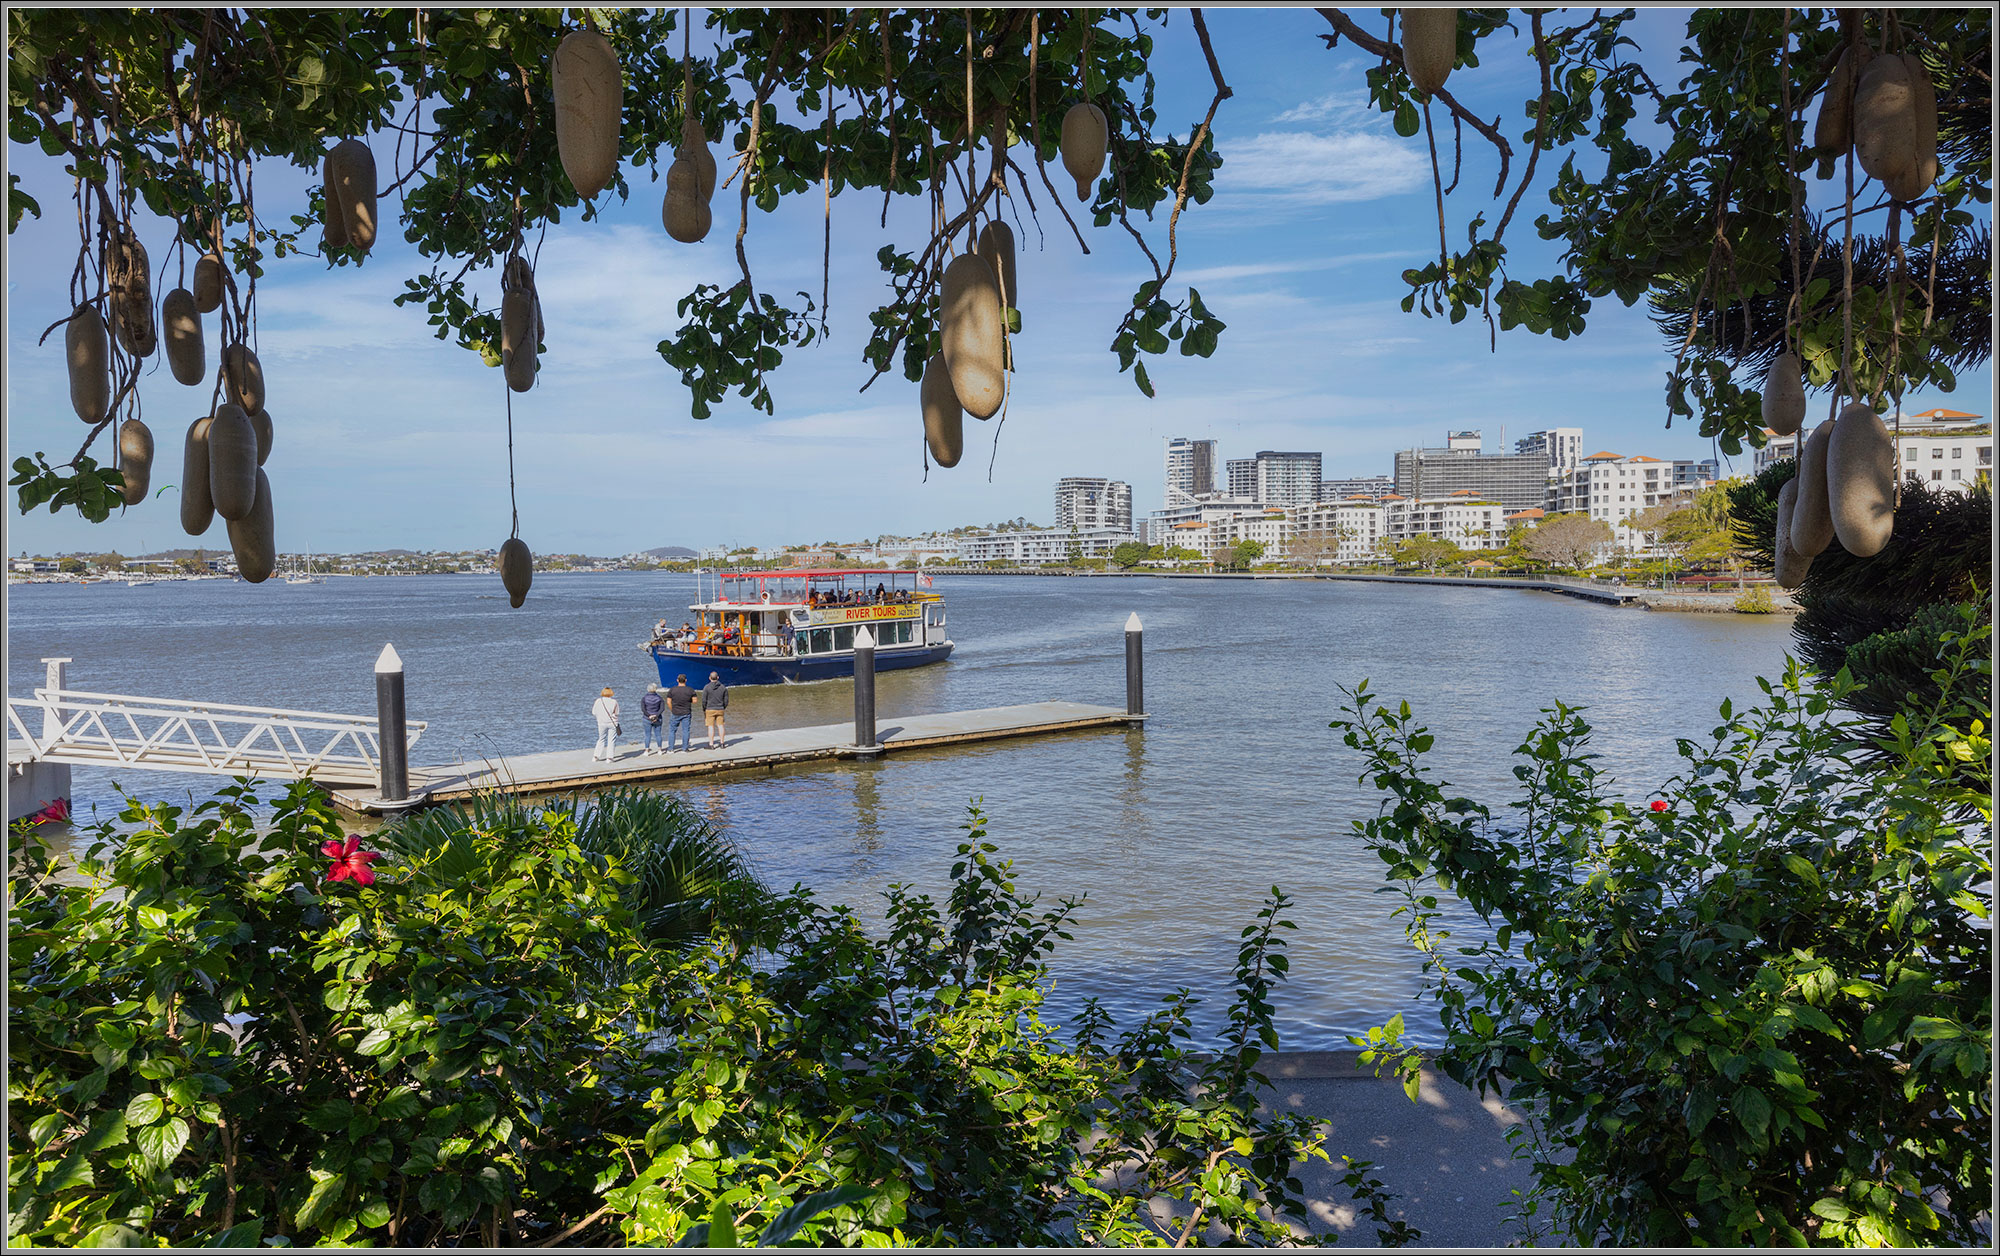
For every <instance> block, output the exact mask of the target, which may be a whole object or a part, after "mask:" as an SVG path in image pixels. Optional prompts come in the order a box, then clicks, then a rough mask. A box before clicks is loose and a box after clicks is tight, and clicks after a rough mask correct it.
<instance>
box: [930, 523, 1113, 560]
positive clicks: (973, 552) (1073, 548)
mask: <svg viewBox="0 0 2000 1256" xmlns="http://www.w3.org/2000/svg"><path fill="white" fill-rule="evenodd" d="M1132 539H1133V538H1132V534H1131V533H1130V532H1120V531H1115V530H1111V529H1096V530H1092V531H1088V532H1085V531H1081V530H1077V531H1071V530H1070V529H1068V528H1042V529H1032V530H1026V529H1024V530H1020V531H1014V532H984V533H979V534H977V535H974V536H965V537H960V538H958V541H957V548H956V552H955V555H954V556H955V558H956V560H957V561H958V562H962V563H992V562H1006V563H1020V564H1022V565H1025V566H1037V565H1041V564H1045V563H1062V562H1067V561H1069V560H1070V559H1071V558H1109V557H1111V551H1112V550H1114V549H1117V548H1118V547H1119V546H1120V545H1124V544H1126V543H1127V542H1129V541H1131V540H1132Z"/></svg>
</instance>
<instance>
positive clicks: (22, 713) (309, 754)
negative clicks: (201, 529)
mask: <svg viewBox="0 0 2000 1256" xmlns="http://www.w3.org/2000/svg"><path fill="white" fill-rule="evenodd" d="M37 717H39V718H37ZM7 726H8V737H9V739H10V740H12V741H15V742H17V743H18V745H17V746H10V747H9V750H10V752H14V753H10V754H9V756H8V757H9V759H10V760H11V759H12V758H14V757H15V753H18V751H19V750H26V751H27V752H28V754H29V756H30V757H32V758H35V759H40V760H45V761H48V762H51V763H73V764H96V765H105V766H114V767H128V768H145V769H150V770H153V771H160V772H197V773H205V774H210V775H217V776H257V777H265V778H269V779H293V780H296V779H300V778H303V777H308V776H309V777H312V778H314V779H315V780H320V781H325V782H329V783H351V784H369V785H372V784H375V783H376V782H377V780H378V779H379V777H380V774H381V763H382V754H381V743H380V740H379V737H378V732H377V728H376V721H375V718H374V717H373V716H360V715H337V714H333V713H331V712H326V711H285V710H279V709H276V708H271V707H249V706H232V705H229V704H227V703H221V702H182V701H178V700H175V699H171V698H133V697H128V696H126V695H124V694H115V693H87V692H84V691H82V690H76V689H37V690H35V692H34V697H32V698H15V697H12V696H9V697H8V699H7ZM37 726H38V727H37ZM407 727H408V744H409V745H412V746H414V745H415V744H416V742H417V738H418V737H420V736H422V734H423V731H424V728H425V725H424V723H423V722H422V721H420V720H411V721H409V724H408V726H407Z"/></svg>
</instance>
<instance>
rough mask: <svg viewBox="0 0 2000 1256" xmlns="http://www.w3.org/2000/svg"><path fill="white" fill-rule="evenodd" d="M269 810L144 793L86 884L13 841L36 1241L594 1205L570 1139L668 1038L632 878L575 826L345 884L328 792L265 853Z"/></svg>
mask: <svg viewBox="0 0 2000 1256" xmlns="http://www.w3.org/2000/svg"><path fill="white" fill-rule="evenodd" d="M256 802H257V800H256V798H255V797H254V795H253V794H252V792H251V790H250V787H249V786H247V785H241V784H239V785H237V786H233V787H230V788H227V789H224V790H222V791H221V792H220V793H219V794H218V795H217V796H216V797H215V798H213V799H211V800H209V801H206V802H203V803H201V804H200V805H198V806H196V807H195V808H194V809H193V810H192V811H184V810H183V809H181V808H179V807H174V806H167V805H151V806H149V805H143V804H139V803H136V802H135V803H133V804H131V805H130V806H129V807H128V809H127V810H126V811H125V812H124V813H123V814H122V815H121V816H120V817H119V824H120V827H119V829H118V830H117V831H115V832H114V830H113V827H112V826H111V825H105V826H103V827H102V828H101V829H100V830H99V831H98V832H97V834H96V839H97V840H96V841H95V842H94V843H93V845H92V846H91V847H90V849H89V853H88V855H87V856H86V858H85V859H84V860H83V862H82V864H81V865H80V871H81V872H82V873H83V875H84V877H85V878H86V879H87V881H88V884H85V885H66V884H59V883H57V882H55V881H53V880H50V879H49V878H48V869H47V868H46V867H45V866H44V865H43V864H42V863H41V862H40V859H39V856H38V855H37V853H36V850H35V848H34V847H33V846H30V845H24V844H23V839H22V838H21V837H20V836H19V835H18V834H17V835H15V837H14V840H13V841H12V843H11V846H12V853H13V856H14V859H15V866H16V868H17V874H16V878H15V881H14V885H13V889H14V893H15V898H14V906H13V911H12V914H11V916H10V920H9V931H10V936H11V938H12V941H13V944H12V946H11V947H10V949H9V974H8V975H9V995H10V1001H11V1009H12V1020H11V1022H10V1039H11V1041H10V1046H11V1049H12V1053H13V1055H12V1068H11V1070H10V1073H9V1079H8V1080H9V1098H10V1105H11V1109H12V1112H13V1113H14V1115H15V1117H16V1118H17V1119H16V1121H15V1123H13V1124H12V1125H10V1127H9V1138H8V1147H9V1151H10V1153H11V1155H10V1160H11V1165H10V1178H9V1187H10V1190H9V1209H10V1212H9V1218H8V1224H9V1234H10V1236H11V1237H12V1239H13V1241H15V1242H23V1243H36V1244H51V1245H58V1246H74V1245H78V1244H82V1245H86V1246H88V1245H93V1244H96V1243H101V1242H106V1241H114V1238H115V1236H116V1235H122V1234H127V1232H128V1231H130V1232H136V1233H137V1235H138V1236H140V1237H141V1238H142V1239H144V1240H145V1241H149V1242H168V1243H174V1244H180V1245H192V1244H199V1243H200V1242H202V1241H203V1240H204V1239H205V1238H208V1237H210V1236H215V1235H221V1234H224V1233H225V1232H229V1231H231V1229H232V1227H240V1226H246V1225H247V1226H252V1227H256V1228H255V1229H253V1230H252V1232H251V1233H250V1234H249V1237H248V1238H244V1237H242V1236H241V1235H240V1234H239V1235H238V1237H236V1238H235V1239H234V1240H232V1241H234V1242H238V1243H243V1242H248V1243H255V1242H257V1241H258V1237H259V1235H260V1234H261V1236H262V1238H263V1239H264V1240H265V1241H271V1240H274V1239H277V1238H279V1237H280V1236H283V1237H285V1238H288V1239H289V1240H291V1241H293V1242H331V1243H346V1242H351V1241H359V1240H360V1239H362V1238H364V1237H366V1238H368V1239H370V1240H372V1241H375V1242H381V1241H389V1242H395V1243H399V1244H405V1245H424V1244H432V1243H438V1242H443V1241H447V1240H451V1239H453V1238H455V1237H457V1236H461V1235H477V1236H480V1238H481V1239H482V1241H484V1242H487V1243H494V1242H497V1241H498V1236H499V1235H500V1234H502V1233H507V1234H510V1235H511V1234H513V1233H515V1227H516V1226H527V1227H536V1226H537V1225H540V1226H544V1227H550V1228H553V1226H554V1223H555V1222H556V1221H557V1220H559V1219H562V1218H567V1217H576V1216H581V1215H583V1214H585V1213H587V1212H589V1211H590V1210H591V1208H593V1207H594V1206H595V1204H594V1203H593V1202H592V1199H593V1192H592V1190H591V1185H592V1184H591V1182H590V1181H589V1179H588V1173H589V1172H590V1171H591V1170H590V1169H589V1168H588V1167H587V1165H588V1160H587V1157H585V1159H584V1161H583V1163H582V1165H580V1164H579V1160H578V1157H579V1156H580V1155H582V1154H583V1150H584V1149H583V1148H581V1147H579V1146H578V1145H577V1144H576V1142H575V1140H574V1137H573V1136H574V1135H575V1133H576V1132H577V1131H580V1130H590V1129H595V1128H601V1127H603V1126H605V1125H607V1124H609V1125H613V1126H616V1125H617V1124H618V1122H620V1121H621V1120H623V1119H624V1117H623V1113H624V1111H625V1109H626V1108H627V1107H628V1106H629V1105H628V1104H626V1103H625V1101H624V1100H623V1099H622V1098H621V1093H622V1092H623V1090H624V1088H625V1085H626V1084H625V1083H621V1081H620V1079H621V1078H624V1077H626V1076H628V1075H630V1074H631V1073H632V1072H633V1071H634V1070H635V1068H636V1067H637V1064H638V1061H639V1060H640V1059H641V1056H640V1054H639V1047H640V1045H641V1044H642V1042H643V1039H642V1037H641V1035H642V1034H644V1033H645V1032H646V1031H648V1030H650V1029H651V1028H652V1027H653V1025H654V1018H653V1016H652V1015H651V1013H650V1012H649V1011H648V1009H649V1008H650V1007H651V1006H652V1002H651V1001H650V1000H649V999H648V998H647V997H646V996H645V990H646V989H647V985H648V980H649V978H648V974H649V972H650V971H651V968H652V964H653V957H652V955H651V953H650V952H648V951H647V949H646V948H645V947H644V946H642V945H641V944H640V941H639V935H638V932H637V930H636V929H635V928H634V922H633V921H632V918H631V914H630V912H629V911H628V909H627V908H626V907H625V906H624V904H623V901H622V896H621V884H620V883H621V882H622V881H623V880H624V875H625V874H623V873H621V872H619V871H618V870H616V869H615V868H611V867H607V866H606V865H605V864H604V863H603V862H602V861H601V860H599V859H597V858H595V857H593V856H592V855H590V854H589V853H588V852H586V851H584V850H583V849H581V848H580V847H579V846H577V844H576V842H575V838H574V832H573V830H572V829H571V828H570V827H569V826H567V825H565V824H560V823H556V824H536V825H521V826H517V827H506V828H498V829H494V830H487V831H473V832H468V834H467V841H466V844H465V848H464V854H465V857H466V859H467V864H466V866H465V867H463V868H459V869H454V870H452V871H453V872H456V873H458V874H460V875H456V876H454V875H449V874H447V872H446V871H444V870H442V869H438V868H436V867H435V866H434V865H433V864H426V863H418V864H414V865H411V866H408V867H405V868H395V867H393V866H391V867H388V868H386V869H385V870H384V871H383V872H382V874H381V875H380V876H379V878H378V879H377V880H376V881H375V883H374V884H373V885H372V886H369V887H361V886H358V885H356V884H355V883H353V882H351V881H346V882H339V883H329V882H327V881H325V879H324V877H325V873H326V870H327V867H328V864H327V860H326V858H325V857H324V856H323V855H322V854H321V853H320V850H319V846H320V843H321V842H323V841H326V840H329V839H338V838H339V837H340V836H341V834H340V830H339V828H338V827H337V825H336V823H335V819H334V817H333V815H332V813H331V811H330V810H329V809H328V808H327V806H326V804H325V803H324V802H323V801H321V800H320V798H319V796H318V795H317V794H315V792H314V791H313V790H312V789H311V788H310V787H309V786H305V785H301V786H298V787H295V788H294V789H293V790H292V791H291V792H290V793H289V794H287V795H286V796H285V797H284V798H282V799H280V800H279V801H278V804H277V808H276V812H275V814H273V815H272V816H271V818H270V820H269V827H268V829H265V830H264V831H262V832H260V831H259V830H260V828H263V826H262V825H261V824H260V823H259V821H258V819H257V818H256V816H255V814H254V813H253V810H252V808H253V807H254V806H255V805H256ZM443 858H444V856H442V855H440V856H439V859H440V860H442V859H443ZM107 891H111V892H109V893H107ZM517 1212H518V1213H520V1214H522V1215H523V1216H524V1217H525V1220H517V1219H516V1214H517Z"/></svg>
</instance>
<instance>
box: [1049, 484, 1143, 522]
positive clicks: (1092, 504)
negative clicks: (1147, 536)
mask: <svg viewBox="0 0 2000 1256" xmlns="http://www.w3.org/2000/svg"><path fill="white" fill-rule="evenodd" d="M1056 527H1057V528H1058V529H1060V530H1062V531H1065V532H1068V531H1071V530H1075V531H1077V532H1107V531H1108V532H1122V533H1126V534H1128V535H1129V534H1130V533H1131V531H1132V486H1131V485H1130V484H1127V483H1125V482H1124V481H1123V480H1105V479H1099V478H1097V477H1095V476H1084V475H1072V476H1067V477H1065V478H1063V479H1060V480H1057V481H1056Z"/></svg>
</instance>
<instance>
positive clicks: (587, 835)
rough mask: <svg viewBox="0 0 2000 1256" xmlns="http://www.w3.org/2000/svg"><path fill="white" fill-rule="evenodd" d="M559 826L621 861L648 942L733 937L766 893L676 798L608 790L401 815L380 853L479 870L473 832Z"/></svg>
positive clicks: (740, 858)
mask: <svg viewBox="0 0 2000 1256" xmlns="http://www.w3.org/2000/svg"><path fill="white" fill-rule="evenodd" d="M546 825H560V826H561V827H563V828H564V829H566V830H568V831H572V832H574V834H575V840H576V844H577V847H578V848H579V849H581V850H584V851H587V852H589V853H590V854H592V855H595V856H598V857H599V858H602V859H608V860H612V861H615V862H616V863H617V865H618V867H619V868H620V870H621V871H622V872H623V873H625V874H626V876H627V878H628V879H626V880H624V881H623V882H622V888H621V896H622V897H623V899H624V901H625V905H626V906H627V907H628V908H630V909H631V911H632V914H633V918H634V919H635V921H636V922H637V925H638V927H639V930H640V932H641V933H642V934H643V935H644V937H645V939H646V941H648V942H649V943H652V944H655V945H658V944H662V943H665V944H670V945H676V946H686V945H691V944H693V943H695V942H698V941H701V940H704V939H706V938H708V937H710V936H712V935H716V934H718V933H721V934H725V935H726V934H727V933H729V931H730V930H731V929H732V928H734V927H735V925H736V923H737V922H738V921H740V920H742V919H745V918H747V917H748V915H749V914H750V913H751V912H753V911H754V910H755V909H756V908H757V907H758V906H759V905H760V904H762V903H763V902H765V901H767V900H768V899H769V897H770V892H769V891H768V890H766V889H765V888H764V886H763V883H762V882H760V881H759V880H758V879H757V876H756V874H755V873H754V872H753V871H752V869H751V867H750V863H749V860H748V859H747V858H745V856H744V854H743V852H742V850H741V849H740V848H738V846H737V845H736V843H735V842H734V841H732V840H730V838H729V837H728V836H727V835H726V834H724V833H722V832H720V831H719V830H717V829H716V827H715V826H714V825H713V824H711V823H710V822H709V821H708V819H707V817H705V816H703V815H702V814H701V813H700V812H699V811H697V810H696V809H695V808H694V807H693V805H692V804H690V803H689V802H688V801H687V800H686V799H685V798H683V797H682V796H680V795H678V794H668V793H661V792H657V791H653V790H645V789H618V790H604V791H600V792H597V793H593V794H591V795H589V796H588V797H587V798H569V799H564V800H560V801H550V802H544V803H542V804H539V805H536V806H530V805H528V804H527V803H524V802H522V801H521V800H520V799H518V798H503V797H492V796H482V797H479V798H476V799H474V800H472V801H471V802H468V803H462V804H458V805H456V806H450V807H439V808H435V809H433V810H430V811H422V812H418V813H416V814H414V815H411V816H408V817H405V818H404V819H403V820H401V821H399V822H398V823H396V824H395V825H392V826H390V827H389V828H386V829H384V830H383V831H382V832H381V833H380V834H378V835H377V840H378V841H379V842H380V844H381V846H382V848H383V849H384V850H387V851H393V852H395V853H396V854H397V855H399V856H401V857H402V858H403V859H404V860H405V861H407V862H409V863H410V864H412V865H414V866H416V867H419V868H424V869H428V870H430V872H431V874H433V875H439V876H445V877H449V878H455V879H460V880H463V879H465V878H467V877H470V876H471V875H472V874H473V869H474V866H475V865H474V858H475V854H474V852H475V847H476V841H475V839H474V835H475V834H477V833H482V832H486V833H493V832H527V831H532V830H534V829H536V828H537V827H540V826H546Z"/></svg>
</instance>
